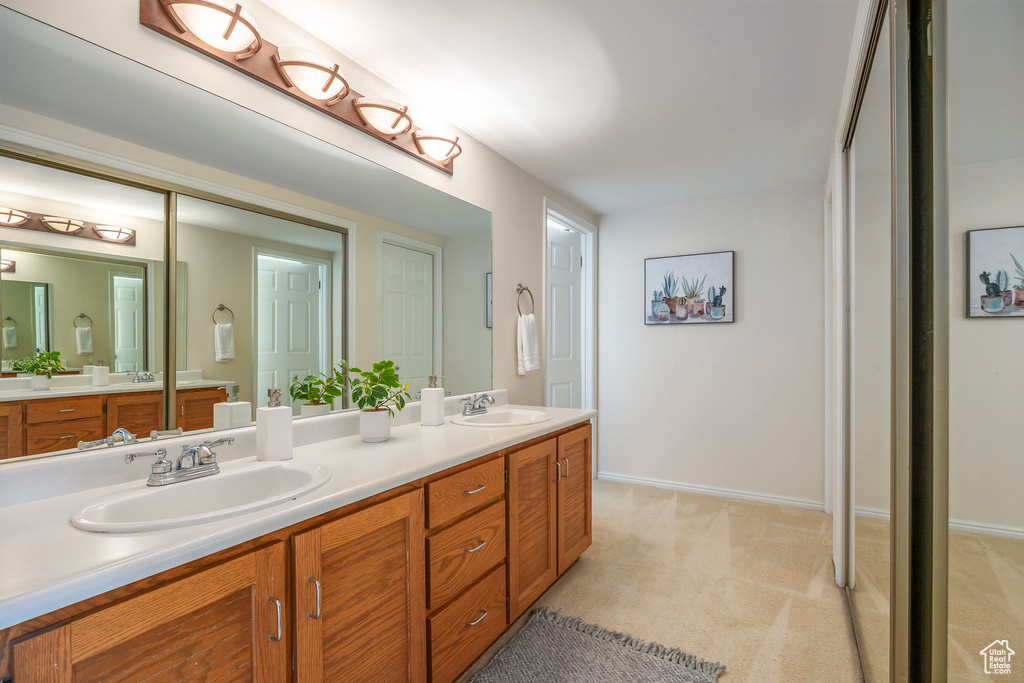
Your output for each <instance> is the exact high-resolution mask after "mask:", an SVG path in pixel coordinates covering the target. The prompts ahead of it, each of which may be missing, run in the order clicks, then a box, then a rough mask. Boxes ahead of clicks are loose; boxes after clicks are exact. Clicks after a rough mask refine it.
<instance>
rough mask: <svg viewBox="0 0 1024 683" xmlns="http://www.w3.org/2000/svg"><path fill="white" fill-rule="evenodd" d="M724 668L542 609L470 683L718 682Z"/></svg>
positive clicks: (671, 649)
mask: <svg viewBox="0 0 1024 683" xmlns="http://www.w3.org/2000/svg"><path fill="white" fill-rule="evenodd" d="M724 669H725V666H724V665H722V664H719V663H717V662H715V663H713V664H712V663H711V662H706V661H704V660H703V659H699V658H697V657H694V656H693V655H691V654H687V653H686V652H683V651H681V650H680V649H679V648H668V647H665V646H664V645H659V644H658V643H645V642H644V641H642V640H640V639H639V638H633V637H632V636H630V635H628V634H624V633H618V632H616V631H609V630H607V629H604V628H601V627H600V626H596V625H594V624H586V623H584V622H583V620H582V619H580V618H578V617H566V616H563V615H562V611H561V610H558V611H557V612H556V611H554V610H552V609H551V608H549V607H541V608H540V609H538V610H537V611H536V612H534V614H533V616H531V617H530V620H529V621H528V622H527V623H526V625H525V626H524V627H523V628H522V630H520V631H519V633H517V634H516V635H515V636H514V637H513V638H512V640H511V641H509V643H508V645H506V646H505V647H504V648H502V649H501V650H500V651H499V652H498V654H496V655H494V659H492V660H491V661H490V663H489V664H488V665H487V666H486V667H484V668H483V669H481V671H480V672H479V673H478V674H477V675H476V676H474V677H473V680H472V683H520V682H522V683H547V682H548V681H557V682H558V683H569V682H571V681H578V682H579V683H584V682H585V683H624V682H626V681H629V682H635V683H714V681H715V679H717V678H718V676H719V675H720V674H721V673H722V671H723V670H724Z"/></svg>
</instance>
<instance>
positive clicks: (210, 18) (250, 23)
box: [166, 0, 263, 59]
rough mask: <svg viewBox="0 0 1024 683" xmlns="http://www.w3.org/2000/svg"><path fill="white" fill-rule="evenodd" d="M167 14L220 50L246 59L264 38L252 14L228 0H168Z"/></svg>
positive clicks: (183, 27)
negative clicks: (261, 36)
mask: <svg viewBox="0 0 1024 683" xmlns="http://www.w3.org/2000/svg"><path fill="white" fill-rule="evenodd" d="M166 7H167V10H168V14H169V15H170V16H171V19H172V20H174V22H175V23H176V24H178V27H179V28H180V29H182V31H184V30H188V31H191V32H192V35H194V36H195V37H196V38H198V39H199V40H201V41H203V42H204V43H206V44H207V45H209V46H210V47H212V48H216V49H217V50H221V51H222V52H233V53H236V57H237V58H238V59H245V58H246V57H251V56H252V55H254V54H256V53H257V52H259V49H260V47H262V45H263V41H262V39H261V38H260V33H259V29H258V28H256V22H255V21H254V20H253V18H252V15H250V14H249V13H248V12H246V11H245V10H244V9H242V6H241V5H239V4H237V3H233V2H228V1H227V0H169V2H167V4H166Z"/></svg>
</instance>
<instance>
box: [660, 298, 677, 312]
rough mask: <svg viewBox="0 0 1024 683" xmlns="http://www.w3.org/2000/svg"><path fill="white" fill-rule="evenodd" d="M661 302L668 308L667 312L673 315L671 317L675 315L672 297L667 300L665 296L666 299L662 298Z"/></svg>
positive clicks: (674, 303)
mask: <svg viewBox="0 0 1024 683" xmlns="http://www.w3.org/2000/svg"><path fill="white" fill-rule="evenodd" d="M662 301H664V302H665V304H666V305H667V306H668V312H669V313H671V314H673V315H675V312H676V298H675V297H672V298H671V299H670V298H668V297H667V296H666V297H664V298H662Z"/></svg>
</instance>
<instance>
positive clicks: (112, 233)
mask: <svg viewBox="0 0 1024 683" xmlns="http://www.w3.org/2000/svg"><path fill="white" fill-rule="evenodd" d="M93 230H95V231H96V234H97V235H99V236H100V237H101V238H102V239H105V240H108V241H110V242H126V241H128V240H130V239H131V238H132V237H134V236H135V231H134V230H132V229H131V228H119V227H117V226H116V225H97V226H96V227H94V228H93Z"/></svg>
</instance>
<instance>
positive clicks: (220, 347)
mask: <svg viewBox="0 0 1024 683" xmlns="http://www.w3.org/2000/svg"><path fill="white" fill-rule="evenodd" d="M213 352H214V354H213V355H214V360H215V361H217V362H218V363H227V362H228V361H229V360H231V359H232V358H234V357H235V327H234V325H232V324H231V323H217V325H216V326H215V327H214V328H213Z"/></svg>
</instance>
